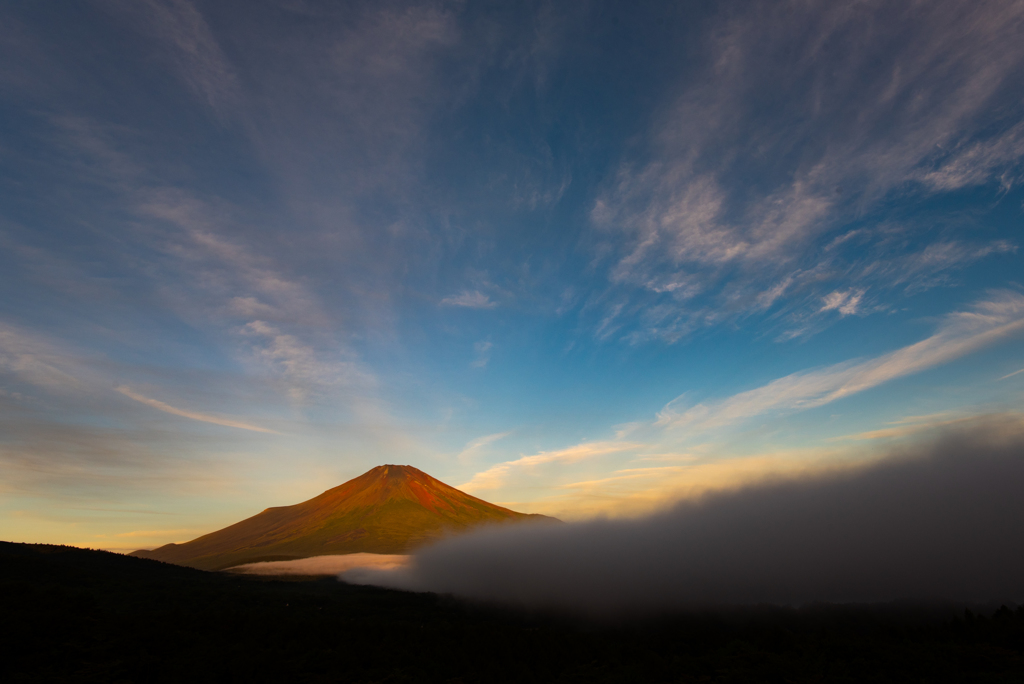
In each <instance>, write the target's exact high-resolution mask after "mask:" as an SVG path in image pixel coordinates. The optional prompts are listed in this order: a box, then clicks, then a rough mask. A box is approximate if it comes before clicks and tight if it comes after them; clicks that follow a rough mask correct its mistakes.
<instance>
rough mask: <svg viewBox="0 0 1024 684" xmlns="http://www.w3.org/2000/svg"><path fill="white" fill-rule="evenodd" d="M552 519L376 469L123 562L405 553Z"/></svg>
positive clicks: (407, 472) (217, 562) (219, 566)
mask: <svg viewBox="0 0 1024 684" xmlns="http://www.w3.org/2000/svg"><path fill="white" fill-rule="evenodd" d="M530 519H533V520H554V518H548V517H546V516H543V515H528V514H526V513H517V512H515V511H511V510H509V509H507V508H502V507H501V506H495V505H494V504H490V503H487V502H486V501H484V500H482V499H478V498H476V497H475V496H470V495H469V494H465V493H464V492H460V491H459V490H458V489H455V488H454V487H449V486H448V485H446V484H445V483H443V482H441V481H440V480H435V479H434V478H432V477H431V476H430V475H427V474H426V473H424V472H423V471H421V470H417V469H416V468H413V467H412V466H400V465H382V466H377V467H376V468H374V469H373V470H370V471H368V472H366V473H364V474H363V475H360V476H359V477H357V478H355V479H354V480H349V481H348V482H346V483H345V484H343V485H340V486H338V487H335V488H334V489H328V490H327V491H326V492H324V493H323V494H321V495H320V496H317V497H315V498H312V499H310V500H309V501H304V502H302V503H300V504H295V505H294V506H279V507H276V508H268V509H267V510H265V511H263V512H262V513H260V514H258V515H254V516H253V517H251V518H248V519H246V520H243V521H242V522H239V523H235V524H234V525H231V526H230V527H225V528H224V529H222V530H218V531H216V532H211V533H210V534H207V535H204V536H202V537H199V538H198V539H193V540H192V541H190V542H186V543H184V544H167V545H166V546H161V547H160V548H158V549H153V550H152V551H147V550H139V551H135V552H133V553H132V554H131V555H133V556H140V557H142V558H153V559H156V560H160V561H165V562H167V563H175V564H178V565H187V566H190V567H193V568H200V569H202V570H223V569H225V568H230V567H233V566H235V565H241V564H243V563H255V562H259V561H270V560H293V559H296V558H308V557H310V556H326V555H332V554H344V553H359V552H365V553H407V552H409V551H411V550H412V549H414V548H416V547H417V546H420V545H422V544H425V543H427V542H430V541H433V540H435V539H439V538H440V537H442V536H444V535H445V534H449V533H452V532H459V531H461V530H465V529H468V528H470V527H472V526H474V525H480V524H483V523H499V522H508V521H516V520H530Z"/></svg>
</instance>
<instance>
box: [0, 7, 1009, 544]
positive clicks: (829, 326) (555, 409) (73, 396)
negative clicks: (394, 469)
mask: <svg viewBox="0 0 1024 684" xmlns="http://www.w3.org/2000/svg"><path fill="white" fill-rule="evenodd" d="M0 51H2V54H0V288H2V292H3V296H2V297H0V469H2V471H3V473H4V476H3V478H2V479H0V536H2V537H3V538H5V539H13V540H17V541H41V542H64V543H74V544H82V545H89V546H98V547H104V548H134V547H139V546H153V545H157V544H162V543H166V542H170V541H181V540H185V539H189V538H192V537H194V536H198V535H199V534H201V533H203V532H206V531H210V530H212V529H217V528H219V527H222V526H224V525H226V524H229V523H231V522H234V521H237V520H239V519H241V518H243V517H247V516H249V515H252V514H254V513H256V512H258V511H260V510H262V509H263V508H265V507H267V506H273V505H286V504H290V503H296V502H298V501H301V500H304V499H306V498H309V497H311V496H314V495H316V494H318V493H319V492H321V491H323V490H324V489H327V488H329V487H331V486H334V485H337V484H339V483H341V482H342V481H344V480H346V479H349V478H351V477H354V476H356V475H359V474H361V473H362V472H364V471H365V470H367V469H369V468H371V467H373V466H375V465H378V464H381V463H403V464H404V463H408V464H411V465H415V466H417V467H419V468H421V469H423V470H425V471H427V472H428V473H430V474H432V475H434V476H435V477H438V478H440V479H442V480H444V481H445V482H448V483H450V484H452V485H456V486H463V488H464V489H466V490H467V491H469V492H471V493H473V494H476V495H478V496H481V497H483V498H485V499H488V500H491V501H496V502H501V503H504V504H507V505H510V506H514V507H516V508H518V509H521V510H527V511H536V512H544V513H551V514H555V515H560V516H562V517H565V518H567V519H573V518H582V517H587V516H591V515H620V514H633V513H637V512H643V511H646V510H651V509H652V508H656V507H658V506H660V505H663V504H664V503H665V502H666V501H670V500H673V499H674V498H678V497H680V496H691V495H694V494H697V493H699V492H701V491H706V490H707V489H709V488H715V487H726V486H735V485H737V484H742V483H743V482H747V481H751V480H754V479H758V478H761V477H765V476H772V475H778V474H784V475H785V474H799V473H802V472H808V471H811V470H814V469H820V468H826V467H835V466H836V465H838V464H843V463H848V462H852V461H857V460H863V459H865V458H871V457H872V455H873V454H876V453H878V452H879V449H884V448H890V447H891V446H892V445H893V444H894V443H895V444H898V443H901V441H905V440H914V439H917V438H920V436H921V435H925V434H930V433H931V432H930V431H934V430H935V429H941V428H942V427H943V426H947V425H952V424H956V423H958V422H960V421H969V420H972V419H974V418H976V417H979V416H984V415H987V414H994V413H1001V414H1009V415H1011V416H1016V415H1017V414H1018V413H1019V411H1020V407H1021V400H1022V398H1024V373H1017V372H1018V371H1020V370H1022V369H1024V345H1022V344H1021V341H1022V339H1024V253H1022V251H1021V237H1022V230H1021V226H1022V218H1024V217H1022V211H1024V188H1022V186H1021V180H1022V165H1021V160H1022V157H1024V117H1022V113H1024V112H1022V107H1024V106H1022V104H1021V102H1022V95H1024V78H1022V74H1024V68H1022V67H1024V64H1022V60H1024V6H1022V5H1021V4H1020V3H1009V2H976V3H961V2H942V1H936V2H931V3H916V4H910V3H907V4H899V5H894V4H893V3H885V2H858V3H840V4H837V3H828V2H811V1H802V2H734V3H733V2H717V3H704V4H698V3H687V4H686V6H685V7H684V6H682V5H681V4H677V5H673V4H670V3H650V4H642V3H640V4H638V3H602V2H595V3H568V4H567V3H540V2H537V3H514V4H513V6H509V4H508V3H468V4H467V3H457V2H453V3H413V4H408V3H387V2H373V3H317V2H304V1H301V0H292V1H285V0H282V1H280V2H246V3H240V2H217V3H213V2H198V1H196V2H190V1H188V0H146V1H144V2H128V1H119V0H97V1H95V2H83V3H64V4H60V5H52V4H43V3H18V4H14V5H9V6H6V7H5V8H3V9H0ZM1015 373H1017V374H1015Z"/></svg>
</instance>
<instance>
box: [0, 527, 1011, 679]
mask: <svg viewBox="0 0 1024 684" xmlns="http://www.w3.org/2000/svg"><path fill="white" fill-rule="evenodd" d="M0 681H3V682H5V683H6V682H140V683H141V682H181V681H191V682H206V681H210V682H214V681H216V682H245V684H252V683H253V682H261V681H288V682H382V683H383V682H389V683H391V682H462V683H469V682H627V681H628V682H766V681H767V682H772V681H777V682H888V681H899V682H921V681H925V682H947V681H948V682H1021V681H1024V607H1018V606H1012V605H1007V606H1002V607H1000V608H999V609H998V610H994V611H991V610H990V611H981V610H977V609H976V610H973V611H972V610H967V611H963V610H962V609H960V610H959V612H957V613H953V612H952V609H951V608H949V607H943V606H912V605H900V604H892V605H886V606H874V607H868V606H827V605H822V606H809V607H806V608H802V609H799V610H796V609H786V608H773V607H760V608H752V609H747V610H732V611H727V610H722V611H715V612H706V613H702V614H688V615H674V616H666V617H661V618H658V619H645V620H630V621H619V622H610V621H604V622H597V621H592V620H582V619H576V618H569V617H564V616H557V615H543V614H532V615H527V614H522V613H518V612H514V611H507V610H500V609H495V608H490V607H484V606H475V605H470V604H466V603H462V602H458V601H455V600H453V599H450V598H445V597H438V596H434V595H427V594H405V593H400V592H392V591H386V590H381V589H374V588H370V587H356V586H349V585H345V584H341V583H338V582H336V581H334V580H317V581H283V580H266V579H259V578H246V577H234V576H228V575H220V574H215V573H204V572H200V571H197V570H191V569H188V568H182V567H177V566H173V565H166V564H163V563H159V562H157V561H151V560H146V559H140V558H129V557H125V556H120V555H117V554H110V553H106V552H98V551H88V550H83V549H76V548H73V547H55V546H41V545H26V544H10V543H0Z"/></svg>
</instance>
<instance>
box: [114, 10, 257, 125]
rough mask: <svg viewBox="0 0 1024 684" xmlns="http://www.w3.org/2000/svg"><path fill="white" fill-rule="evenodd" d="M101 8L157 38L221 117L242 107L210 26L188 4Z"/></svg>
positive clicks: (187, 81)
mask: <svg viewBox="0 0 1024 684" xmlns="http://www.w3.org/2000/svg"><path fill="white" fill-rule="evenodd" d="M102 4H104V5H106V6H107V7H108V8H110V9H112V10H114V11H115V12H116V13H117V14H119V15H123V16H126V17H128V18H130V19H131V20H132V21H133V23H135V25H136V26H137V27H138V28H139V29H140V30H141V31H142V32H143V33H146V34H148V35H150V36H153V37H155V38H156V39H157V41H158V43H157V44H158V45H160V46H162V47H163V50H164V54H165V56H166V57H167V59H168V60H169V61H170V62H171V63H172V64H174V66H175V72H176V73H177V75H178V77H179V78H180V79H181V80H182V81H183V82H184V83H185V84H186V85H187V86H188V87H189V88H190V89H191V90H192V91H193V92H194V93H195V94H196V95H197V96H198V97H199V98H201V99H202V100H204V101H205V103H206V104H207V105H209V106H210V108H211V109H212V110H213V111H214V112H215V113H216V114H217V115H218V116H220V117H226V116H227V115H228V114H229V113H230V110H231V109H233V108H234V107H236V106H237V105H238V104H239V97H240V89H239V85H238V79H237V76H236V75H235V71H234V69H233V68H232V67H231V65H230V63H229V62H228V60H227V58H226V56H225V55H224V51H223V50H222V49H221V47H220V45H219V43H218V41H217V39H216V37H215V36H214V34H213V31H211V29H210V25H209V24H208V23H207V21H206V19H205V18H204V17H203V15H202V13H201V12H199V10H197V9H196V7H195V5H194V4H193V3H191V2H189V0H142V1H141V2H122V1H121V0H106V2H105V3H102Z"/></svg>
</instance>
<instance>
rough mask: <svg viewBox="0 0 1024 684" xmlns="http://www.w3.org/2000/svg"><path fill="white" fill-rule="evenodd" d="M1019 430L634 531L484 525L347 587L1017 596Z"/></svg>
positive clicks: (770, 597)
mask: <svg viewBox="0 0 1024 684" xmlns="http://www.w3.org/2000/svg"><path fill="white" fill-rule="evenodd" d="M1022 492H1024V430H1022V429H1021V425H1020V423H1019V422H1016V421H999V420H989V421H985V422H983V423H981V424H979V425H975V426H974V427H973V428H971V429H969V430H961V431H959V432H950V433H945V434H943V435H942V436H941V437H940V438H938V439H936V440H935V441H932V442H929V443H927V444H925V445H921V446H918V447H916V448H914V449H911V450H905V451H903V452H900V453H898V454H892V455H890V456H889V457H887V458H885V459H883V460H881V461H875V462H873V463H872V464H871V465H868V466H864V467H860V468H857V469H854V470H846V471H843V472H831V473H829V474H825V475H817V476H815V477H811V478H805V479H800V480H788V481H776V482H771V483H762V484H759V485H757V486H752V487H749V488H746V489H743V490H739V491H733V492H728V493H719V494H716V495H712V496H708V497H706V498H704V499H702V500H700V501H688V502H684V503H681V504H679V505H677V506H676V507H674V508H673V509H671V510H670V511H668V512H665V513H661V514H658V515H655V516H652V517H648V518H644V519H639V520H600V521H591V522H586V523H579V524H566V525H521V526H516V527H505V528H497V529H486V530H482V531H479V532H476V533H471V534H467V535H464V536H459V537H455V538H451V539H448V540H446V541H443V542H441V543H438V544H436V545H434V546H432V547H429V548H427V549H424V550H423V551H421V552H420V553H418V554H417V555H416V556H415V557H414V559H413V563H412V565H411V566H410V568H409V569H407V570H401V571H394V572H381V571H373V570H370V569H360V570H356V571H350V572H349V573H346V574H344V575H343V576H342V578H343V579H344V580H346V581H350V582H358V583H367V584H377V585H382V586H389V587H394V588H400V589H411V590H418V591H432V592H438V593H450V594H455V595H457V596H461V597H465V598H470V599H478V600H484V601H495V602H499V603H505V604H512V605H519V606H525V607H531V608H557V609H570V610H582V611H585V612H596V613H615V612H647V611H654V610H659V609H670V608H686V607H702V606H713V605H722V604H755V603H779V604H804V603H808V602H813V601H830V602H860V601H865V602H873V601H891V600H900V599H910V600H942V601H964V602H986V601H1013V600H1016V601H1020V600H1021V599H1024V543H1022V542H1024V496H1022Z"/></svg>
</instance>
